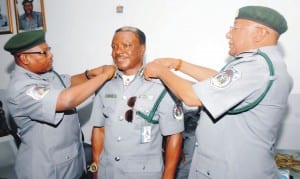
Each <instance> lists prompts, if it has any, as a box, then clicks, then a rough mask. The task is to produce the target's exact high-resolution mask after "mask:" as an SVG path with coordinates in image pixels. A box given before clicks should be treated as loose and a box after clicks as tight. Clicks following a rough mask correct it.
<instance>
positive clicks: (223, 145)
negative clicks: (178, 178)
mask: <svg viewBox="0 0 300 179" xmlns="http://www.w3.org/2000/svg"><path fill="white" fill-rule="evenodd" d="M260 50H261V51H262V52H264V53H266V54H267V55H268V56H269V58H270V59H271V61H272V63H273V66H274V70H275V78H274V77H270V75H269V68H268V65H267V63H266V61H265V60H264V58H263V57H262V56H260V55H257V54H256V53H254V52H253V53H243V54H240V55H239V57H242V58H240V59H238V60H235V61H232V62H231V63H230V64H229V65H227V66H226V68H225V69H223V70H222V71H221V72H220V73H219V74H217V75H216V76H215V77H212V78H210V79H208V80H205V81H202V82H199V83H197V84H195V85H194V86H193V87H194V90H195V92H196V93H197V95H198V97H199V99H200V100H201V101H202V103H203V105H204V107H205V108H204V110H202V113H201V115H200V120H199V123H198V127H197V129H196V137H197V145H196V146H197V147H196V148H195V153H194V156H193V162H192V166H191V171H190V175H189V178H190V179H194V178H197V179H206V178H212V179H240V178H242V179H254V178H261V179H262V178H263V179H275V178H279V175H278V170H277V166H276V164H275V161H274V155H273V145H274V143H275V141H276V138H277V135H278V130H279V128H280V126H281V122H282V120H283V119H284V113H285V110H286V106H287V99H288V95H289V94H290V91H291V89H292V85H293V81H292V78H291V77H290V75H289V74H288V72H287V69H286V65H285V63H284V61H283V59H282V56H281V55H280V53H279V49H278V47H276V46H268V47H264V48H261V49H260ZM254 51H256V50H254ZM220 77H222V80H220ZM217 78H219V80H216V79H217ZM270 78H271V79H272V78H273V79H274V82H273V85H272V86H271V88H270V90H269V92H268V93H267V95H266V96H265V98H264V99H263V100H262V101H261V102H260V103H259V104H258V105H257V106H256V107H255V108H252V109H250V110H249V111H247V112H243V113H240V114H235V115H229V114H226V111H228V110H229V109H231V108H232V107H235V106H238V107H241V106H244V105H245V104H248V103H251V102H253V101H254V100H255V99H257V98H258V97H259V96H260V95H261V94H262V93H263V91H264V90H265V88H266V86H267V84H268V82H269V80H270ZM218 82H219V83H218Z"/></svg>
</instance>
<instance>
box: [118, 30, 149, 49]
mask: <svg viewBox="0 0 300 179" xmlns="http://www.w3.org/2000/svg"><path fill="white" fill-rule="evenodd" d="M124 31H129V32H133V33H134V34H136V36H137V37H138V39H139V41H140V44H142V45H145V44H146V35H145V33H144V32H143V31H141V30H140V29H138V28H136V27H131V26H124V27H120V28H119V29H117V30H116V31H115V33H117V32H124Z"/></svg>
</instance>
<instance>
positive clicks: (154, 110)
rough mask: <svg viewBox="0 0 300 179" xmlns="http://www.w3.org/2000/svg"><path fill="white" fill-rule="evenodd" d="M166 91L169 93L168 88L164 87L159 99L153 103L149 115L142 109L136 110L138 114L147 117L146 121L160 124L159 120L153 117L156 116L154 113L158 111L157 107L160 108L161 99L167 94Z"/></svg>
mask: <svg viewBox="0 0 300 179" xmlns="http://www.w3.org/2000/svg"><path fill="white" fill-rule="evenodd" d="M166 93H167V90H166V89H164V90H163V91H162V92H161V93H160V95H159V97H158V99H157V100H156V101H155V103H154V105H153V107H152V109H151V111H150V113H149V115H147V114H145V113H143V112H141V111H136V114H137V115H139V116H140V117H142V118H143V119H145V120H146V121H148V122H149V123H152V124H158V120H153V117H154V114H155V112H156V110H157V108H158V106H159V104H160V102H161V100H162V99H163V98H164V96H165V95H166Z"/></svg>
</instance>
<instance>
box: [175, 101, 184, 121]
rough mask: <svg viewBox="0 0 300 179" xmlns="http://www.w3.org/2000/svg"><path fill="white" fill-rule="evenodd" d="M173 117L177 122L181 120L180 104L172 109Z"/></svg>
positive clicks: (182, 115) (181, 108) (181, 109)
mask: <svg viewBox="0 0 300 179" xmlns="http://www.w3.org/2000/svg"><path fill="white" fill-rule="evenodd" d="M173 117H174V118H175V119H177V120H183V117H184V114H183V107H182V105H181V104H175V105H174V107H173Z"/></svg>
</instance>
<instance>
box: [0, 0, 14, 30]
mask: <svg viewBox="0 0 300 179" xmlns="http://www.w3.org/2000/svg"><path fill="white" fill-rule="evenodd" d="M10 10H11V6H10V0H0V34H11V33H13V26H12V16H11V11H10Z"/></svg>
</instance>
